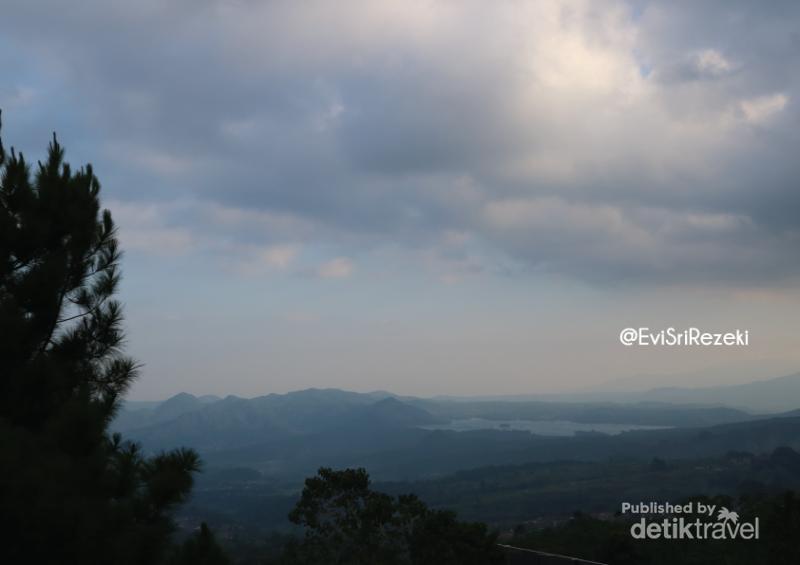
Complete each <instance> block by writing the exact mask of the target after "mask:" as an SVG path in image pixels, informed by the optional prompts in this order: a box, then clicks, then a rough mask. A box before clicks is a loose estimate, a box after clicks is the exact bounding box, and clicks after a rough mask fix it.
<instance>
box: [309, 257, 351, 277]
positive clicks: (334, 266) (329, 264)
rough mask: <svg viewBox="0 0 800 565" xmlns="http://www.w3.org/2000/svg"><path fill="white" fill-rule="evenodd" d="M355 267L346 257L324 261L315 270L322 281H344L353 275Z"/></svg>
mask: <svg viewBox="0 0 800 565" xmlns="http://www.w3.org/2000/svg"><path fill="white" fill-rule="evenodd" d="M354 268H355V265H354V264H353V261H352V260H351V259H348V258H347V257H336V258H335V259H331V260H330V261H326V262H325V263H323V264H322V265H320V266H319V268H318V269H317V275H318V276H319V277H320V278H323V279H346V278H350V276H351V275H352V274H353V269H354Z"/></svg>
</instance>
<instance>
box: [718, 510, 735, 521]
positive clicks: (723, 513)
mask: <svg viewBox="0 0 800 565" xmlns="http://www.w3.org/2000/svg"><path fill="white" fill-rule="evenodd" d="M717 520H722V521H723V522H727V521H728V520H730V521H731V522H733V523H734V524H735V523H736V522H738V521H739V514H738V513H736V512H731V511H730V510H728V509H727V508H725V507H722V508H720V510H719V513H718V514H717Z"/></svg>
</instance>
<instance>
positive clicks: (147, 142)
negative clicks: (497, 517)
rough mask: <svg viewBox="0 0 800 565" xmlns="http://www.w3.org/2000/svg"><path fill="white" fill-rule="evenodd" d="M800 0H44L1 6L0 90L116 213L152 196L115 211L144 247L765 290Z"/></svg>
mask: <svg viewBox="0 0 800 565" xmlns="http://www.w3.org/2000/svg"><path fill="white" fill-rule="evenodd" d="M798 10H800V7H798V6H797V4H796V3H786V4H783V5H781V6H780V7H778V6H777V5H772V4H770V5H769V6H764V5H761V4H754V3H747V2H723V1H719V2H713V1H712V2H707V3H693V4H680V3H672V2H666V1H664V2H648V3H640V2H624V1H621V0H619V1H618V0H608V1H602V2H589V1H582V0H564V1H552V2H523V3H491V4H487V3H485V2H477V1H476V2H452V3H449V2H437V3H431V2H426V1H422V0H420V1H412V2H389V1H387V2H371V3H369V5H368V6H365V5H363V4H362V5H357V4H350V3H344V4H337V5H336V6H335V7H334V6H332V5H331V4H329V3H326V2H308V3H303V4H302V5H301V4H298V3H293V2H269V3H253V2H238V3H233V2H221V1H219V2H218V1H213V0H206V1H204V2H199V3H197V2H192V3H188V2H181V1H179V2H169V3H161V2H144V3H133V4H118V5H114V6H113V7H112V6H110V5H109V4H107V3H105V2H99V1H96V2H92V1H88V2H85V3H81V5H80V6H74V7H72V8H71V9H70V10H68V11H67V10H64V9H63V8H60V7H59V6H58V5H56V4H55V3H54V2H52V1H47V0H40V1H37V2H26V3H17V4H15V5H13V6H10V7H7V9H6V10H5V12H4V17H3V20H2V22H0V32H2V34H3V37H4V42H5V44H7V45H8V46H9V47H10V48H13V49H12V50H13V51H14V52H15V53H20V54H21V57H22V58H24V60H25V67H24V70H23V69H22V68H21V67H20V65H19V64H15V65H14V66H13V67H11V68H12V72H11V73H10V74H8V75H7V76H6V77H5V78H6V80H7V83H8V86H7V87H4V88H3V89H2V90H0V100H4V101H11V102H7V103H10V104H11V106H14V105H16V106H24V107H25V108H30V107H31V106H32V105H37V106H38V105H50V106H49V107H48V108H46V109H40V110H41V111H39V110H37V116H38V117H37V118H35V119H34V118H33V117H31V115H30V114H25V118H24V123H25V124H26V127H27V128H28V129H31V128H32V131H40V132H41V134H42V136H43V138H44V137H46V135H47V134H48V132H49V131H51V130H52V129H53V128H54V127H55V128H58V129H59V132H60V134H61V137H62V139H63V140H64V141H65V143H66V144H67V147H68V148H70V146H71V145H70V144H71V143H74V144H75V145H76V149H77V152H78V154H80V155H84V154H85V155H88V156H91V157H92V160H93V161H95V163H96V164H98V167H99V169H98V170H99V171H100V172H101V173H104V176H103V177H102V178H103V180H104V186H105V190H107V191H109V194H111V195H112V196H113V198H114V199H115V200H116V201H117V202H118V203H121V204H119V207H120V210H119V212H118V213H120V214H125V213H127V212H129V211H130V210H127V211H126V209H125V208H124V207H125V206H144V207H145V209H146V207H147V206H148V205H150V206H154V207H156V208H158V209H160V210H167V211H166V212H163V213H162V214H161V215H160V216H159V217H158V218H154V219H153V218H151V219H149V220H141V221H140V222H139V223H138V224H136V225H135V226H134V225H133V222H131V226H130V227H128V228H127V230H128V235H127V242H126V245H129V246H132V247H136V248H138V249H141V250H149V251H152V252H163V251H164V250H165V249H174V250H176V252H177V251H181V252H186V251H188V250H191V249H203V250H209V249H211V250H216V251H214V252H217V253H221V254H224V255H228V254H231V253H233V254H234V255H237V254H238V256H240V257H242V258H244V260H246V261H254V262H255V263H259V262H260V264H261V265H262V266H265V267H266V268H268V269H287V268H289V266H290V264H291V263H292V261H293V260H294V255H292V253H290V252H289V251H288V249H289V248H290V247H286V246H287V245H288V246H292V245H302V246H303V249H304V250H305V249H314V250H316V252H317V253H323V251H324V253H328V254H327V255H324V254H323V255H321V256H327V257H330V256H332V255H339V256H340V257H339V258H338V259H334V260H332V261H330V262H329V263H326V264H325V265H323V266H322V267H320V268H319V273H318V274H319V275H320V276H325V275H323V273H328V276H349V275H350V274H351V272H352V268H353V266H352V262H349V261H350V260H348V259H344V257H349V256H356V255H357V254H360V253H365V252H366V253H368V252H372V251H375V250H377V249H389V248H390V249H396V250H398V249H405V250H410V251H411V252H413V253H416V256H418V257H421V258H422V259H420V260H421V261H423V262H425V263H426V264H428V265H429V266H431V268H432V269H433V270H434V271H437V272H438V271H439V270H443V272H442V273H439V274H440V275H441V276H442V277H443V278H447V280H455V279H457V278H458V277H461V276H463V275H465V274H467V273H477V272H495V271H496V270H498V268H497V266H498V265H509V264H514V265H522V266H523V268H521V269H517V270H515V272H519V273H521V272H552V273H556V274H566V275H569V276H571V277H576V278H579V279H583V280H589V281H597V280H602V281H633V282H635V283H637V284H653V283H658V284H663V283H664V282H665V281H668V282H681V281H694V280H703V281H725V282H726V283H728V284H736V282H737V281H743V282H744V281H746V282H747V284H752V283H753V282H754V279H757V281H756V282H758V283H759V284H763V285H770V284H777V283H776V281H778V280H783V279H785V278H787V277H793V276H797V275H800V264H798V262H797V261H796V260H795V257H796V251H795V249H796V243H797V239H798V234H800V219H799V218H798V217H797V214H796V213H794V212H793V211H794V210H796V209H797V207H798V205H800V200H799V199H800V196H798V192H797V190H796V179H797V178H800V163H798V160H797V159H796V156H795V155H794V153H795V151H794V150H793V149H792V148H794V147H797V145H798V141H800V140H799V139H798V135H800V134H798V131H800V129H798V128H797V125H798V124H797V122H798V110H797V108H796V104H794V103H793V101H794V100H796V97H797V92H798V90H799V89H800V72H798V70H797V69H800V44H798V42H797V39H796V37H797V36H796V30H795V29H794V25H793V22H796V21H797V18H798V16H800V13H798ZM34 37H35V38H36V41H35V42H34V41H33V38H34ZM142 37H147V38H148V39H147V41H141V38H142ZM132 46H136V47H135V48H134V47H132ZM43 88H45V90H52V91H58V92H59V96H58V97H44V96H42V95H41V93H42V91H43ZM45 110H46V111H45ZM29 111H30V110H26V112H29ZM62 115H70V116H76V117H75V118H73V119H66V118H61V117H59V118H57V119H56V123H45V120H50V119H52V118H53V116H62ZM4 117H5V119H6V122H7V123H8V124H10V125H11V126H12V127H13V121H14V120H15V119H16V118H15V116H14V115H13V114H12V113H11V112H8V113H7V115H4ZM37 120H38V121H37ZM142 202H147V203H148V204H147V205H144V204H141V203H142ZM132 203H135V204H132ZM115 211H116V208H115ZM136 226H138V227H136ZM137 230H138V231H137ZM446 234H469V237H468V238H466V241H465V243H464V244H463V246H462V247H461V248H460V250H459V251H458V256H457V257H456V256H454V254H455V253H456V252H455V251H454V248H453V247H452V245H450V244H449V243H447V241H446V240H447V237H446ZM286 242H292V243H291V244H287V243H286ZM331 249H334V251H333V252H332V253H331V251H330V250H331ZM400 252H401V251H398V253H400ZM417 252H419V253H417ZM304 253H305V251H304ZM413 253H412V254H413ZM255 263H254V264H255ZM444 265H449V266H450V267H452V271H453V272H452V273H451V272H450V271H449V269H450V267H444Z"/></svg>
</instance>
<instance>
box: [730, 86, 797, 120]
mask: <svg viewBox="0 0 800 565" xmlns="http://www.w3.org/2000/svg"><path fill="white" fill-rule="evenodd" d="M788 103H789V97H788V96H786V95H785V94H783V93H777V94H770V95H767V96H759V97H757V98H751V99H749V100H743V101H742V102H741V103H740V107H741V109H742V113H743V114H744V117H745V119H747V121H748V122H751V123H754V124H763V123H765V122H768V121H769V120H771V119H772V118H773V117H774V116H775V115H776V114H778V113H780V112H782V111H783V109H784V108H786V104H788Z"/></svg>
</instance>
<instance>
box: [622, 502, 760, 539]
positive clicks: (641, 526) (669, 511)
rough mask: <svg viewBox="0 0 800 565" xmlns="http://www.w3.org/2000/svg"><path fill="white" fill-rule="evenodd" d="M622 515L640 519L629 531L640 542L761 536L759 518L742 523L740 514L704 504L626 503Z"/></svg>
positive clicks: (718, 506)
mask: <svg viewBox="0 0 800 565" xmlns="http://www.w3.org/2000/svg"><path fill="white" fill-rule="evenodd" d="M621 512H622V514H623V515H625V514H634V515H638V516H640V518H639V519H638V520H636V521H634V522H633V523H632V524H631V528H630V533H631V537H633V538H634V539H640V540H648V539H651V540H652V539H674V540H706V539H712V540H731V539H743V540H754V539H756V540H757V539H759V537H760V535H761V530H760V523H759V519H758V517H755V518H753V519H752V520H751V521H746V520H742V519H740V517H739V514H738V513H737V512H734V511H732V510H729V509H728V508H726V507H724V506H721V505H716V504H710V503H704V502H687V503H685V504H670V503H666V504H661V503H656V502H640V503H636V504H631V503H629V502H623V503H622V508H621Z"/></svg>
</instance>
